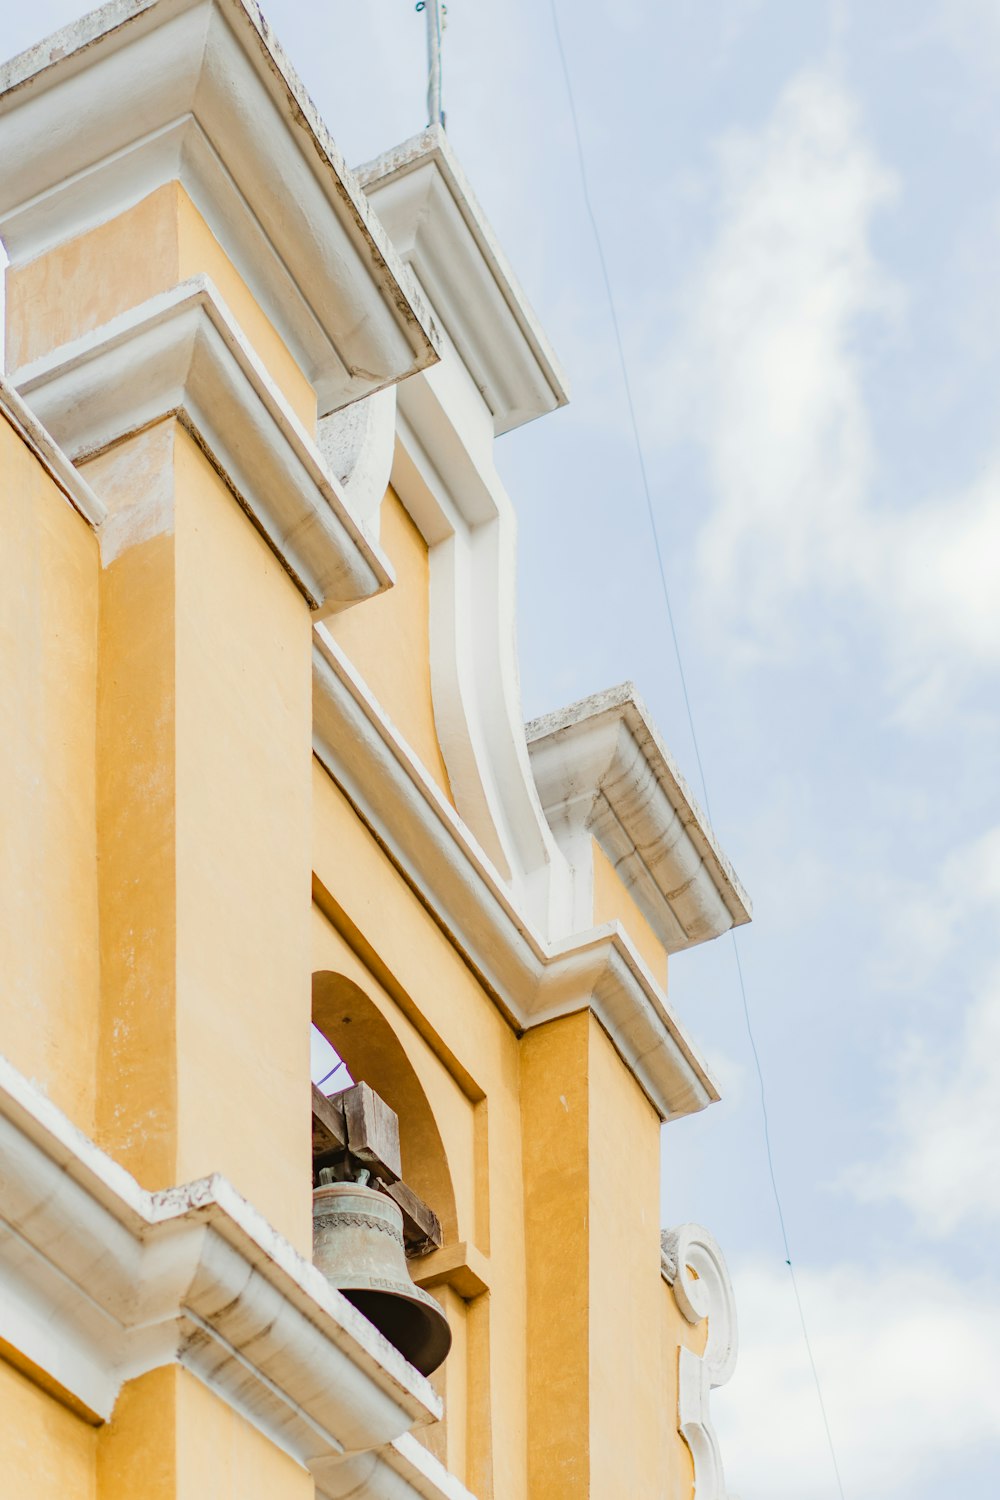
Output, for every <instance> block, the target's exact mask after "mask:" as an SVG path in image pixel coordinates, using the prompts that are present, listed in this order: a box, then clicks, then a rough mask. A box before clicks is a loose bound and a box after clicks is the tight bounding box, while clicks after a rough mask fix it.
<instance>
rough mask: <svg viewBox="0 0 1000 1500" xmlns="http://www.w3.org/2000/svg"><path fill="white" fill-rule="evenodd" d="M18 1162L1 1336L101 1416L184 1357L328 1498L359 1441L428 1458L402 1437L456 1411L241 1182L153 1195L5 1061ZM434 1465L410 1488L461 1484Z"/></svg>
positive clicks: (7, 1229) (4, 1084) (5, 1251)
mask: <svg viewBox="0 0 1000 1500" xmlns="http://www.w3.org/2000/svg"><path fill="white" fill-rule="evenodd" d="M0 1160H2V1161H3V1174H2V1183H0V1337H2V1338H4V1339H6V1340H8V1342H9V1343H10V1344H11V1345H13V1346H14V1347H15V1348H17V1349H18V1350H19V1351H20V1352H21V1354H22V1355H23V1356H24V1357H25V1358H26V1359H27V1360H29V1361H31V1362H32V1363H33V1364H34V1365H35V1366H36V1367H37V1368H38V1369H40V1370H41V1371H44V1372H45V1374H46V1375H48V1376H49V1377H50V1378H51V1379H52V1380H54V1381H55V1382H57V1383H58V1385H60V1386H61V1387H62V1388H63V1389H64V1390H65V1391H66V1392H67V1393H68V1394H69V1395H70V1396H71V1397H73V1398H74V1399H75V1400H76V1401H77V1402H79V1403H80V1404H81V1405H82V1406H83V1407H84V1408H86V1409H87V1410H88V1411H90V1412H91V1413H93V1415H94V1417H95V1418H96V1419H98V1420H107V1419H108V1418H110V1416H111V1415H112V1413H113V1411H114V1407H115V1402H116V1400H117V1396H118V1393H119V1391H120V1389H121V1387H122V1386H123V1385H124V1384H125V1383H126V1382H127V1381H129V1380H133V1379H135V1378H137V1377H138V1376H140V1375H142V1374H145V1373H147V1372H148V1371H150V1370H154V1369H159V1368H161V1367H163V1366H166V1365H171V1364H179V1365H182V1366H184V1367H185V1368H187V1369H189V1370H191V1371H192V1372H193V1373H194V1374H196V1375H197V1376H198V1378H199V1379H200V1380H202V1381H203V1382H204V1383H205V1384H206V1385H207V1386H208V1387H209V1389H211V1390H212V1391H213V1392H215V1394H216V1395H217V1396H218V1397H219V1398H220V1399H221V1400H223V1401H225V1402H226V1404H227V1405H229V1406H230V1407H232V1408H233V1410H235V1411H238V1412H239V1413H240V1414H241V1415H242V1416H244V1417H245V1418H246V1419H247V1420H248V1421H250V1422H252V1423H253V1425H254V1426H255V1427H257V1428H258V1429H259V1430H260V1431H261V1432H263V1433H264V1434H265V1435H266V1436H267V1437H268V1438H269V1439H270V1440H271V1441H272V1442H274V1443H275V1444H276V1445H277V1446H279V1447H281V1448H282V1449H284V1451H286V1452H287V1453H289V1454H291V1455H292V1457H294V1458H295V1459H297V1460H298V1462H300V1463H301V1464H303V1465H304V1466H305V1467H306V1468H308V1469H310V1470H311V1471H312V1472H313V1473H314V1474H315V1475H316V1477H317V1481H318V1492H319V1493H320V1494H323V1495H330V1496H335V1495H340V1494H342V1493H344V1491H343V1490H341V1489H338V1488H336V1487H335V1485H333V1480H332V1479H331V1481H330V1483H331V1486H332V1487H327V1485H326V1483H325V1476H331V1475H333V1474H335V1472H336V1466H337V1464H338V1463H339V1462H341V1461H342V1458H343V1456H344V1455H345V1454H347V1455H351V1454H354V1453H359V1452H368V1451H369V1450H379V1451H382V1452H383V1453H384V1459H383V1461H384V1463H385V1464H386V1465H387V1466H388V1468H389V1469H390V1470H392V1471H393V1472H396V1471H399V1472H401V1473H402V1474H403V1476H404V1477H405V1476H406V1473H407V1466H408V1465H409V1466H410V1467H416V1465H415V1464H414V1461H413V1457H412V1446H411V1445H410V1444H409V1443H408V1442H405V1441H404V1442H401V1441H400V1440H402V1439H403V1438H404V1435H405V1434H406V1433H407V1432H408V1431H409V1429H410V1428H412V1427H413V1426H414V1425H416V1424H421V1423H425V1422H428V1421H431V1420H434V1419H436V1418H437V1417H439V1416H440V1414H441V1402H440V1399H439V1397H438V1396H437V1395H436V1394H435V1392H434V1390H433V1389H432V1387H431V1385H430V1383H429V1382H428V1381H427V1380H425V1379H424V1377H423V1376H422V1375H420V1374H418V1373H417V1371H416V1370H414V1369H413V1368H412V1366H410V1365H408V1364H407V1363H406V1361H405V1360H404V1359H403V1357H402V1355H401V1354H400V1353H399V1352H398V1351H397V1350H396V1349H394V1348H393V1347H392V1346H391V1345H390V1344H389V1343H387V1342H386V1340H385V1339H384V1338H383V1337H382V1335H381V1334H380V1333H379V1332H378V1331H377V1330H376V1329H375V1328H374V1327H373V1326H372V1325H371V1324H370V1323H369V1322H368V1321H367V1320H366V1319H365V1318H363V1317H362V1316H361V1314H360V1313H358V1312H357V1311H356V1309H355V1308H353V1307H352V1306H351V1304H350V1303H349V1302H348V1301H347V1299H346V1298H345V1297H343V1296H342V1295H341V1294H340V1293H339V1292H337V1291H335V1290H333V1288H331V1287H330V1286H329V1284H328V1283H327V1281H326V1279H325V1277H324V1276H323V1275H322V1274H321V1273H320V1272H319V1271H318V1270H317V1269H316V1268H315V1267H314V1266H313V1265H312V1264H310V1263H309V1262H308V1261H306V1260H305V1259H303V1257H301V1256H300V1255H299V1254H298V1253H297V1252H296V1251H295V1250H294V1249H293V1247H292V1246H291V1245H290V1244H289V1243H288V1242H287V1241H286V1240H284V1239H283V1238H282V1237H281V1236H280V1235H279V1234H277V1233H276V1232H275V1231H274V1230H273V1229H272V1228H271V1227H270V1226H269V1225H268V1224H267V1223H266V1222H265V1221H264V1219H263V1218H262V1217H261V1216H260V1215H259V1214H258V1213H257V1212H256V1210H255V1209H253V1208H252V1207H251V1205H250V1204H248V1203H247V1202H246V1201H245V1200H244V1199H242V1198H241V1197H240V1196H239V1194H238V1193H237V1192H236V1191H235V1189H234V1188H233V1187H232V1186H231V1185H230V1184H229V1183H228V1182H227V1181H226V1180H225V1179H224V1178H221V1177H217V1176H215V1177H210V1178H206V1179H203V1180H202V1181H199V1182H194V1183H188V1184H186V1185H185V1186H183V1187H178V1188H173V1189H170V1190H168V1191H166V1192H161V1193H148V1192H146V1191H144V1190H143V1189H142V1188H140V1187H139V1185H138V1183H136V1181H135V1179H134V1178H132V1177H131V1176H129V1174H128V1173H127V1172H125V1171H124V1170H123V1169H122V1168H121V1167H119V1166H118V1165H117V1164H116V1163H115V1162H113V1161H112V1160H111V1159H110V1158H109V1157H107V1156H106V1155H105V1154H104V1153H103V1152H102V1151H99V1150H98V1148H97V1147H96V1146H95V1145H94V1144H93V1143H92V1142H91V1141H89V1140H87V1139H86V1137H84V1136H83V1135H81V1134H80V1133H79V1132H78V1131H77V1130H76V1129H75V1128H74V1127H73V1126H72V1125H71V1124H70V1122H69V1121H68V1120H67V1119H66V1117H65V1115H63V1114H62V1112H61V1111H60V1110H58V1109H57V1108H56V1107H55V1106H54V1105H53V1104H51V1103H50V1102H49V1101H48V1100H47V1099H45V1098H44V1097H43V1096H42V1095H41V1094H40V1093H39V1092H38V1090H37V1089H36V1088H35V1087H34V1086H33V1085H32V1084H30V1083H28V1081H27V1080H26V1079H25V1078H23V1077H22V1075H21V1074H20V1073H18V1072H17V1070H16V1069H15V1068H13V1067H12V1066H11V1064H10V1063H9V1062H8V1061H7V1060H6V1059H5V1058H2V1057H0ZM393 1444H396V1445H397V1446H396V1447H392V1446H391V1445H393ZM429 1474H430V1478H429V1479H428V1480H427V1483H425V1484H424V1485H423V1487H421V1486H420V1485H419V1484H417V1483H412V1484H410V1487H409V1488H399V1490H398V1494H399V1495H400V1496H401V1497H403V1496H405V1497H413V1496H425V1497H426V1496H434V1495H440V1496H442V1497H451V1496H453V1495H457V1494H460V1493H461V1492H460V1491H455V1490H454V1489H453V1488H451V1487H449V1483H448V1482H446V1481H447V1478H448V1476H446V1475H444V1471H440V1466H437V1469H435V1467H434V1465H433V1462H432V1461H431V1463H430V1465H429ZM442 1476H444V1477H442ZM432 1482H433V1483H437V1484H438V1488H437V1489H436V1490H435V1489H434V1488H433V1487H432ZM394 1493H397V1492H396V1491H394Z"/></svg>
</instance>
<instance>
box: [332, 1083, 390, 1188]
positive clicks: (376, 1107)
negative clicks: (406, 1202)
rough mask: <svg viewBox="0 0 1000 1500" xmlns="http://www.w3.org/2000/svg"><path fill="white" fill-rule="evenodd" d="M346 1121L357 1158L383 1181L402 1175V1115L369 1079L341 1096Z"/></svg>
mask: <svg viewBox="0 0 1000 1500" xmlns="http://www.w3.org/2000/svg"><path fill="white" fill-rule="evenodd" d="M339 1097H340V1098H341V1099H342V1100H343V1104H344V1119H345V1120H346V1121H347V1149H348V1151H349V1152H350V1153H351V1156H352V1157H353V1158H354V1160H355V1161H359V1162H360V1163H361V1164H362V1166H365V1167H367V1168H368V1170H369V1171H370V1172H371V1173H372V1175H373V1176H374V1177H377V1178H379V1180H380V1181H381V1182H398V1181H399V1179H400V1178H401V1177H402V1175H403V1163H402V1158H401V1156H400V1153H399V1117H398V1116H397V1115H396V1113H395V1111H394V1110H391V1109H390V1108H389V1106H388V1104H386V1102H385V1100H384V1099H382V1098H380V1097H379V1095H378V1094H376V1092H375V1090H374V1089H373V1088H371V1087H369V1085H368V1084H367V1083H356V1084H355V1085H354V1087H353V1088H350V1089H345V1090H344V1092H343V1093H342V1094H341V1095H340V1096H339Z"/></svg>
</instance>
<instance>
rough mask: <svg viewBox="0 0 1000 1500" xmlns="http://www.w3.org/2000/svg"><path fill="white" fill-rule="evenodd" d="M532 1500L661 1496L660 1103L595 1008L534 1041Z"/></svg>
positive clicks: (529, 1147) (526, 1072)
mask: <svg viewBox="0 0 1000 1500" xmlns="http://www.w3.org/2000/svg"><path fill="white" fill-rule="evenodd" d="M521 1052H522V1068H521V1088H522V1120H523V1132H524V1192H525V1233H526V1238H527V1265H528V1377H527V1378H528V1412H529V1419H528V1420H529V1437H528V1455H529V1460H528V1461H529V1482H528V1491H529V1494H530V1495H531V1497H532V1500H589V1497H591V1496H605V1495H622V1496H624V1495H627V1496H628V1497H629V1500H661V1495H662V1486H663V1484H664V1482H665V1477H664V1474H663V1465H662V1453H663V1448H662V1438H661V1433H662V1428H663V1421H664V1417H663V1411H664V1402H665V1400H666V1399H667V1394H668V1393H667V1386H668V1381H667V1373H666V1371H665V1369H664V1363H663V1347H662V1344H661V1341H660V1327H661V1320H662V1295H663V1284H662V1281H661V1279H660V1260H659V1216H658V1206H659V1183H658V1177H659V1135H660V1122H659V1119H658V1117H657V1115H656V1112H655V1111H654V1109H653V1108H652V1106H651V1105H650V1103H649V1101H648V1100H647V1099H646V1098H645V1096H644V1095H643V1093H642V1091H641V1090H640V1088H639V1087H638V1085H637V1083H636V1081H635V1079H634V1078H633V1077H632V1075H631V1074H630V1073H629V1071H628V1069H627V1068H626V1067H625V1066H624V1064H623V1063H622V1062H621V1059H620V1058H619V1057H618V1054H617V1053H616V1052H615V1050H614V1047H613V1046H612V1044H611V1042H610V1040H609V1039H608V1037H607V1035H606V1033H605V1032H604V1031H603V1030H602V1028H601V1027H600V1025H599V1024H598V1023H597V1021H595V1020H594V1018H593V1017H592V1016H591V1015H590V1014H589V1013H587V1012H581V1013H579V1014H577V1015H574V1016H568V1017H566V1018H564V1019H561V1020H558V1021H552V1022H549V1024H548V1025H546V1026H542V1027H539V1028H538V1029H537V1030H533V1031H530V1032H528V1033H527V1035H526V1036H525V1037H524V1039H523V1041H522V1043H521Z"/></svg>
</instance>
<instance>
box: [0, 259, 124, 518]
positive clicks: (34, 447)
mask: <svg viewBox="0 0 1000 1500" xmlns="http://www.w3.org/2000/svg"><path fill="white" fill-rule="evenodd" d="M0 274H2V273H0ZM0 411H2V412H3V415H4V417H5V418H6V419H7V421H8V422H9V423H10V425H11V427H13V429H14V431H15V432H16V433H17V434H18V436H19V437H20V439H21V441H22V442H23V443H25V445H26V446H27V447H28V448H30V449H31V451H32V453H33V454H34V455H35V457H36V458H37V459H38V461H39V463H40V464H41V465H42V467H43V468H44V469H45V470H46V471H47V472H48V474H49V477H50V478H51V479H52V480H53V482H54V483H55V484H56V485H57V486H58V487H59V489H60V490H62V492H63V494H64V495H65V496H66V499H67V500H68V501H69V503H70V504H71V505H72V507H73V509H74V510H76V511H79V513H80V515H81V516H82V517H83V518H84V520H85V521H89V522H90V525H91V526H93V527H95V528H96V527H99V526H100V525H102V523H103V522H104V521H105V520H106V519H107V513H108V512H107V507H106V506H105V504H104V502H103V500H99V499H98V497H97V496H96V495H95V494H94V491H93V490H92V489H91V487H90V485H89V484H88V483H87V481H86V480H85V479H84V478H83V476H82V475H81V474H80V473H79V472H78V471H77V469H76V468H75V467H74V466H73V464H71V463H70V461H69V459H68V458H67V457H66V455H65V453H64V452H63V451H62V449H61V448H60V447H59V445H58V443H56V441H55V439H54V438H53V437H52V435H51V433H49V432H46V430H45V428H44V427H43V426H42V424H41V422H39V420H38V418H37V417H36V416H35V414H34V412H33V411H32V410H31V408H30V407H29V406H28V405H27V404H26V402H24V401H23V400H22V399H21V397H20V396H19V395H18V393H17V391H16V390H15V389H14V387H13V386H12V385H10V384H9V383H8V382H7V380H6V379H5V378H4V377H3V376H2V375H0Z"/></svg>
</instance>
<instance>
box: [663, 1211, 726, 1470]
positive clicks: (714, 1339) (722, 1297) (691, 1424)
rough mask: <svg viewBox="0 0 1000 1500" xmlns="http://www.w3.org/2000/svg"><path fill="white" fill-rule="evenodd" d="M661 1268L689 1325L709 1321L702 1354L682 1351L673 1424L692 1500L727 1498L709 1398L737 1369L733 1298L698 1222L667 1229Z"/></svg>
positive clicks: (710, 1239)
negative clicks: (688, 1462)
mask: <svg viewBox="0 0 1000 1500" xmlns="http://www.w3.org/2000/svg"><path fill="white" fill-rule="evenodd" d="M660 1245H661V1270H662V1272H663V1277H664V1280H665V1281H667V1282H669V1284H670V1286H671V1287H672V1288H673V1293H674V1301H675V1302H676V1303H677V1306H678V1307H679V1308H680V1311H681V1312H682V1314H683V1315H684V1317H685V1318H686V1319H687V1320H688V1322H689V1323H700V1322H701V1320H702V1319H703V1318H707V1319H708V1342H707V1344H706V1346H705V1352H704V1354H703V1355H700V1356H699V1355H697V1354H695V1353H694V1352H693V1351H692V1350H691V1349H687V1348H684V1347H682V1348H681V1350H680V1361H679V1368H678V1400H677V1426H678V1430H679V1431H680V1434H681V1436H682V1437H683V1439H684V1441H685V1442H686V1443H687V1445H688V1447H689V1448H690V1449H691V1456H692V1458H693V1459H694V1495H695V1500H726V1482H725V1478H724V1476H723V1472H722V1458H721V1456H720V1454H719V1443H718V1439H717V1437H716V1435H715V1429H714V1428H713V1426H712V1417H711V1411H710V1397H711V1393H712V1391H713V1390H714V1389H715V1388H716V1387H717V1386H720V1385H725V1383H726V1381H727V1380H729V1379H730V1377H731V1376H732V1373H733V1370H734V1369H735V1368H736V1350H737V1335H736V1299H735V1297H734V1295H733V1285H732V1282H731V1281H730V1279H729V1272H728V1270H727V1268H726V1262H725V1258H724V1256H723V1254H722V1251H721V1250H720V1249H719V1246H718V1245H717V1244H716V1242H715V1239H714V1238H713V1236H712V1235H711V1234H709V1232H708V1230H707V1229H702V1228H701V1226H700V1225H698V1224H682V1225H680V1227H679V1228H677V1229H666V1230H664V1231H663V1234H662V1236H661V1239H660Z"/></svg>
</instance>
